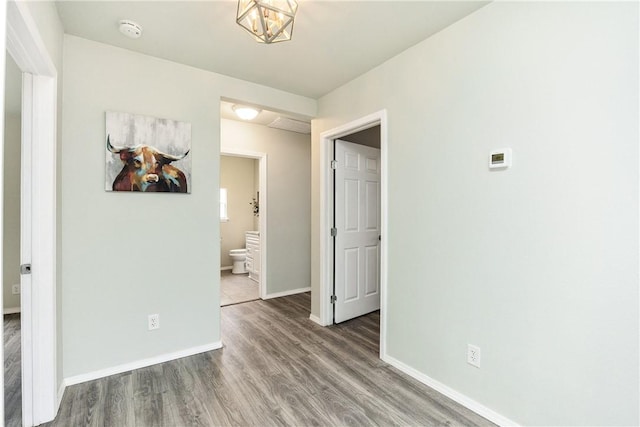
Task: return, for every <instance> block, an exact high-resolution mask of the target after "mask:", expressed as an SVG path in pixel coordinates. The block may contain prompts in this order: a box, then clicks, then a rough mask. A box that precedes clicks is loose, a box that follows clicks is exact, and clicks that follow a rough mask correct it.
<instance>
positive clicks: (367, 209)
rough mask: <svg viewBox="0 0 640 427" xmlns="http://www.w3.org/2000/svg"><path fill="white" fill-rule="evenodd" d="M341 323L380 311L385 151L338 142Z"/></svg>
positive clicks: (337, 292)
mask: <svg viewBox="0 0 640 427" xmlns="http://www.w3.org/2000/svg"><path fill="white" fill-rule="evenodd" d="M335 160H336V169H335V205H334V206H335V228H336V233H337V234H336V237H335V250H334V254H335V282H334V284H335V296H336V301H335V311H334V321H335V322H336V323H340V322H344V321H345V320H349V319H353V318H354V317H358V316H362V315H363V314H367V313H370V312H372V311H375V310H379V309H380V150H379V149H377V148H372V147H367V146H364V145H358V144H352V143H350V142H346V141H340V140H336V145H335Z"/></svg>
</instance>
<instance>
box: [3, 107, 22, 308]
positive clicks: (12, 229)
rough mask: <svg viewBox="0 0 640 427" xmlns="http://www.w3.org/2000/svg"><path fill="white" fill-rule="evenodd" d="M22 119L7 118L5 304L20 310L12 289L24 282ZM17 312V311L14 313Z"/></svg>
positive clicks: (18, 300)
mask: <svg viewBox="0 0 640 427" xmlns="http://www.w3.org/2000/svg"><path fill="white" fill-rule="evenodd" d="M20 123H21V122H20V116H19V115H16V114H5V116H4V159H5V161H4V218H3V221H4V224H3V226H4V234H3V237H2V238H3V242H2V244H3V253H2V256H3V259H2V262H3V266H4V268H3V272H2V276H3V277H2V284H3V295H2V297H3V305H4V309H5V310H6V309H14V310H15V309H20V295H13V293H12V292H11V287H12V285H14V284H19V283H20ZM12 311H13V310H12Z"/></svg>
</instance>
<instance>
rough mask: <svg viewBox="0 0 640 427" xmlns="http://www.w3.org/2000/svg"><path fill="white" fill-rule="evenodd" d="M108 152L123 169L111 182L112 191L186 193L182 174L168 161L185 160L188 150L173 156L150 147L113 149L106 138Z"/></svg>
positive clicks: (184, 179) (108, 138) (185, 184)
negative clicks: (117, 158) (118, 161)
mask: <svg viewBox="0 0 640 427" xmlns="http://www.w3.org/2000/svg"><path fill="white" fill-rule="evenodd" d="M107 150H109V151H110V152H111V153H113V154H119V155H120V160H121V161H122V163H123V167H122V170H121V171H120V173H119V174H118V176H116V178H115V179H114V180H113V186H112V188H113V191H143V192H147V193H149V192H168V193H186V192H187V178H186V177H185V174H184V173H183V172H182V171H181V170H180V169H178V168H177V167H175V166H172V165H171V162H174V161H177V160H181V159H184V158H185V157H186V156H187V154H189V150H187V152H186V153H184V154H183V155H181V156H172V155H170V154H165V153H163V152H161V151H159V150H157V149H156V148H154V147H151V146H149V145H137V146H135V147H114V146H113V145H111V140H110V137H109V135H107Z"/></svg>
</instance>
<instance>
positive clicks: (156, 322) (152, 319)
mask: <svg viewBox="0 0 640 427" xmlns="http://www.w3.org/2000/svg"><path fill="white" fill-rule="evenodd" d="M159 327H160V315H159V314H150V315H149V330H150V331H153V330H154V329H158V328H159Z"/></svg>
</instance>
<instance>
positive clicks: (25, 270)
mask: <svg viewBox="0 0 640 427" xmlns="http://www.w3.org/2000/svg"><path fill="white" fill-rule="evenodd" d="M20 274H31V264H22V265H21V266H20Z"/></svg>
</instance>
